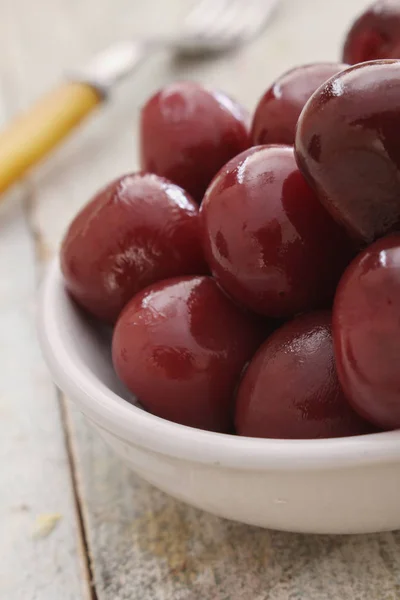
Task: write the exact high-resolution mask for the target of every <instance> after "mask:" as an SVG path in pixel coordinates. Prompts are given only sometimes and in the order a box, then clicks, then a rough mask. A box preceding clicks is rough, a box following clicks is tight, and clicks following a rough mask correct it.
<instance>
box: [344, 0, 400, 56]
mask: <svg viewBox="0 0 400 600" xmlns="http://www.w3.org/2000/svg"><path fill="white" fill-rule="evenodd" d="M380 58H400V3H399V2H398V0H378V2H374V3H373V4H371V5H370V6H369V7H368V8H367V9H366V10H365V11H364V12H363V13H362V14H361V15H360V16H359V17H358V19H357V20H356V21H355V22H354V23H353V25H352V27H351V29H350V31H349V32H348V34H347V36H346V40H345V44H344V48H343V60H344V61H345V62H347V63H349V64H356V63H360V62H365V61H369V60H377V59H380Z"/></svg>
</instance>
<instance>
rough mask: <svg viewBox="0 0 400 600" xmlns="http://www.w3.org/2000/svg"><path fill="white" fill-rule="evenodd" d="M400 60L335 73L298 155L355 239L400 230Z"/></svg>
mask: <svg viewBox="0 0 400 600" xmlns="http://www.w3.org/2000/svg"><path fill="white" fill-rule="evenodd" d="M399 97H400V61H375V62H370V63H363V64H361V65H356V66H354V67H350V68H349V69H347V70H346V71H342V72H341V73H339V74H338V75H335V76H334V77H332V79H330V80H329V81H328V82H327V83H326V84H325V85H324V86H322V87H321V88H319V89H318V90H317V91H316V92H315V94H314V95H313V96H312V97H311V98H310V100H309V101H308V102H307V104H306V106H305V107H304V110H303V112H302V113H301V116H300V119H299V122H298V126H297V134H296V158H297V161H298V164H299V166H300V169H301V170H302V172H303V173H304V175H305V176H306V178H307V180H308V181H309V182H310V184H311V185H312V186H313V187H314V189H315V190H316V191H317V193H318V196H319V198H320V200H321V202H323V204H324V205H325V207H326V208H327V210H329V212H330V213H331V214H332V215H333V216H334V217H335V219H337V220H338V221H339V222H341V223H342V224H343V225H344V226H345V227H346V228H347V229H348V231H349V232H350V233H351V235H352V236H354V237H355V238H356V239H358V240H360V241H362V242H371V241H373V240H374V239H375V238H376V237H379V236H382V235H384V234H385V233H387V232H389V231H393V230H396V229H398V228H399V227H400V145H399V136H398V131H399V128H400V105H399Z"/></svg>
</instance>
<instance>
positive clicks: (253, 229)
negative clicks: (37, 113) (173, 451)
mask: <svg viewBox="0 0 400 600" xmlns="http://www.w3.org/2000/svg"><path fill="white" fill-rule="evenodd" d="M396 57H399V58H400V2H397V3H395V2H393V1H387V0H386V1H384V2H382V1H381V2H378V3H377V4H375V5H373V6H372V7H371V8H370V9H368V11H367V12H366V13H365V14H364V15H362V16H361V17H360V18H359V19H358V20H357V21H356V22H355V24H354V25H353V27H352V28H351V30H350V32H349V34H348V36H347V39H346V43H345V48H344V55H343V60H344V63H343V64H339V63H329V64H326V63H321V64H311V65H306V66H302V67H298V68H295V69H293V70H291V71H289V72H288V73H285V74H284V75H283V76H282V77H280V78H279V79H278V80H276V81H275V82H274V83H273V84H272V85H271V86H270V88H269V89H268V90H267V91H266V93H265V94H264V96H263V97H262V98H261V100H260V102H259V104H258V106H257V109H256V111H255V114H254V117H253V120H252V124H251V127H250V126H249V119H248V115H247V113H246V111H245V110H244V109H243V108H242V107H241V106H239V105H238V104H237V103H236V102H234V101H233V100H231V99H230V98H229V97H227V96H226V95H224V94H222V93H220V92H216V91H211V90H208V89H205V88H203V87H201V86H200V85H197V84H195V83H189V82H183V83H175V84H172V85H169V86H167V87H165V88H164V89H162V90H161V91H160V92H158V93H157V94H155V95H154V96H153V97H152V98H151V99H150V100H149V101H148V102H147V103H146V105H145V106H144V108H143V111H142V115H141V139H140V144H141V168H142V170H141V171H140V172H138V173H134V174H129V175H125V176H123V177H120V178H119V179H117V180H115V181H113V182H111V183H110V184H109V185H108V186H107V187H105V188H104V189H102V190H101V191H100V192H99V193H98V194H97V195H96V196H95V197H94V198H93V199H92V200H91V201H90V202H89V203H88V204H87V205H86V206H85V207H84V208H83V209H82V210H81V211H80V213H79V214H78V215H77V216H76V217H75V219H74V221H73V222H72V224H71V225H70V227H69V229H68V231H67V233H66V235H65V238H64V241H63V245H62V249H61V266H62V272H63V276H64V280H65V285H66V288H67V290H68V292H69V293H70V294H71V296H72V297H73V298H74V300H75V301H76V302H77V303H78V304H79V305H80V306H81V307H83V308H84V309H85V310H86V311H87V313H89V314H91V315H92V316H94V317H96V318H98V319H100V320H102V321H105V322H107V323H109V324H111V325H112V326H113V327H114V331H113V342H112V354H113V362H114V366H115V369H116V372H117V374H118V375H119V377H120V378H121V380H122V381H123V382H124V383H125V384H126V386H127V387H128V389H129V390H130V391H131V392H132V393H133V394H134V395H135V396H136V397H137V398H138V399H139V401H140V402H141V404H142V406H143V407H144V408H145V409H146V410H148V411H150V412H152V413H154V414H155V415H158V416H160V417H163V418H165V419H169V420H171V421H175V422H177V423H181V424H184V425H189V426H192V427H198V428H202V429H208V430H211V431H217V432H224V433H235V432H236V433H237V434H239V435H246V436H256V437H269V438H326V437H338V436H348V435H358V434H363V433H369V432H374V431H378V430H382V429H385V430H387V429H396V428H400V61H399V60H395V58H396ZM376 59H383V60H376ZM365 61H370V62H365ZM356 63H357V64H356ZM350 64H351V65H353V66H350Z"/></svg>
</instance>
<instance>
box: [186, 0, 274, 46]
mask: <svg viewBox="0 0 400 600" xmlns="http://www.w3.org/2000/svg"><path fill="white" fill-rule="evenodd" d="M278 1H279V0H197V1H196V2H195V3H194V6H193V8H192V10H191V11H190V12H189V14H188V15H187V16H186V18H185V19H184V22H183V24H182V31H181V36H180V39H179V40H178V39H177V38H175V47H176V49H177V50H178V52H179V53H180V54H191V55H195V54H205V53H210V52H212V53H215V52H223V51H226V50H230V49H234V48H237V47H239V46H241V45H243V44H245V43H246V42H249V41H250V40H251V39H253V38H255V37H256V36H257V35H258V34H260V33H261V32H262V30H263V29H264V27H265V26H266V24H267V22H268V20H269V18H270V16H271V14H272V12H273V10H274V9H275V7H276V5H277V3H278Z"/></svg>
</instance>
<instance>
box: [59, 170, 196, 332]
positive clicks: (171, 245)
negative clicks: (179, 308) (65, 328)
mask: <svg viewBox="0 0 400 600" xmlns="http://www.w3.org/2000/svg"><path fill="white" fill-rule="evenodd" d="M61 267H62V272H63V275H64V280H65V285H66V287H67V289H68V291H69V292H70V294H71V295H72V296H73V298H74V299H75V300H76V301H77V302H78V303H79V304H80V305H81V306H82V307H84V308H85V309H86V310H87V311H88V312H89V313H91V314H92V315H94V316H95V317H98V318H99V319H102V320H104V321H108V322H111V323H112V322H114V321H115V320H116V319H117V317H118V315H119V313H120V312H121V309H122V308H123V307H124V305H125V304H126V303H127V302H128V300H130V299H131V298H132V296H133V295H134V294H135V293H136V292H138V291H139V290H141V289H143V288H144V287H145V286H147V285H149V284H150V283H153V282H155V281H159V280H161V279H165V278H166V277H172V276H175V275H185V274H192V273H193V274H197V273H200V274H201V273H205V272H207V268H206V265H205V262H204V258H203V253H202V250H201V246H200V237H199V218H198V208H197V205H196V204H195V202H194V201H193V200H192V199H191V198H190V197H189V196H188V194H186V192H184V191H183V190H182V189H181V188H179V187H178V186H176V185H174V184H172V183H170V182H169V181H166V180H165V179H161V178H160V177H157V176H156V175H146V174H134V175H125V176H124V177H120V178H119V179H116V180H115V181H113V182H112V183H110V184H109V185H108V186H107V187H106V188H104V189H103V190H101V191H100V192H99V193H98V194H97V195H96V196H95V197H94V198H93V200H91V202H89V204H87V205H86V206H85V207H84V208H83V209H82V210H81V211H80V212H79V213H78V215H77V216H76V217H75V219H74V220H73V222H72V223H71V225H70V227H69V229H68V231H67V233H66V235H65V237H64V241H63V244H62V248H61Z"/></svg>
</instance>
